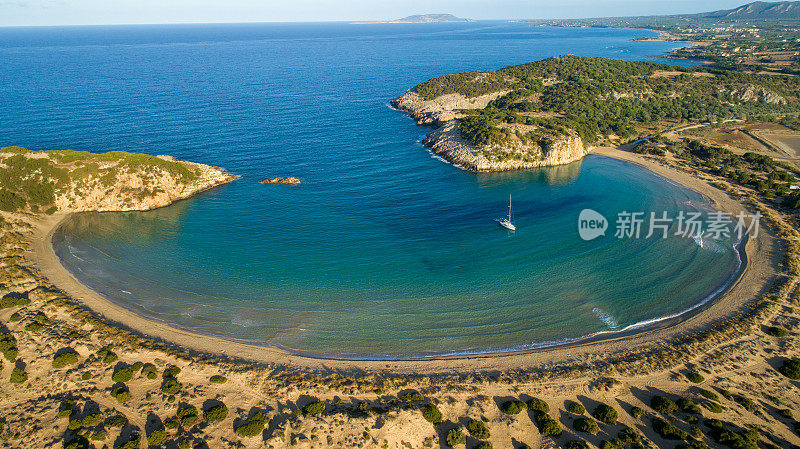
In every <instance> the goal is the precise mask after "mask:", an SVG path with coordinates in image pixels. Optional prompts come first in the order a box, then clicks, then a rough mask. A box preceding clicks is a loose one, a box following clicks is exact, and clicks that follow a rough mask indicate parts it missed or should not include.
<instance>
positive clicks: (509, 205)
mask: <svg viewBox="0 0 800 449" xmlns="http://www.w3.org/2000/svg"><path fill="white" fill-rule="evenodd" d="M508 222H509V223H511V194H510V193H509V194H508Z"/></svg>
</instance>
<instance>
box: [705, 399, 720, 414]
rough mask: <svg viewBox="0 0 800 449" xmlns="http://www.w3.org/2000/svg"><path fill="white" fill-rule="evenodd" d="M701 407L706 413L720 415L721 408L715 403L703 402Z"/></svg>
mask: <svg viewBox="0 0 800 449" xmlns="http://www.w3.org/2000/svg"><path fill="white" fill-rule="evenodd" d="M703 407H705V408H706V409H708V411H710V412H712V413H722V406H721V405H719V404H717V403H716V402H710V401H709V402H704V403H703Z"/></svg>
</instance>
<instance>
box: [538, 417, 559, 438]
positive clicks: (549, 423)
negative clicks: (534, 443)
mask: <svg viewBox="0 0 800 449" xmlns="http://www.w3.org/2000/svg"><path fill="white" fill-rule="evenodd" d="M536 427H538V428H539V433H541V434H542V435H543V436H552V437H558V436H560V435H561V433H562V432H563V430H561V425H559V424H558V421H556V420H555V419H553V418H552V417H551V416H550V415H548V414H547V413H539V414H538V415H536Z"/></svg>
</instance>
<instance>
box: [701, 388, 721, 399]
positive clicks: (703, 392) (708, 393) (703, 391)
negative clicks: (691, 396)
mask: <svg viewBox="0 0 800 449" xmlns="http://www.w3.org/2000/svg"><path fill="white" fill-rule="evenodd" d="M698 393H700V396H703V397H704V398H706V399H710V400H712V401H715V402H719V396H717V393H714V392H713V391H711V390H706V389H703V388H700V389H699V390H698Z"/></svg>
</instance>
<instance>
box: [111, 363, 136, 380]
mask: <svg viewBox="0 0 800 449" xmlns="http://www.w3.org/2000/svg"><path fill="white" fill-rule="evenodd" d="M132 378H133V367H132V366H128V365H125V364H120V365H119V366H117V368H116V369H115V370H114V374H112V375H111V380H113V381H114V382H122V383H125V382H128V381H129V380H131V379H132Z"/></svg>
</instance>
